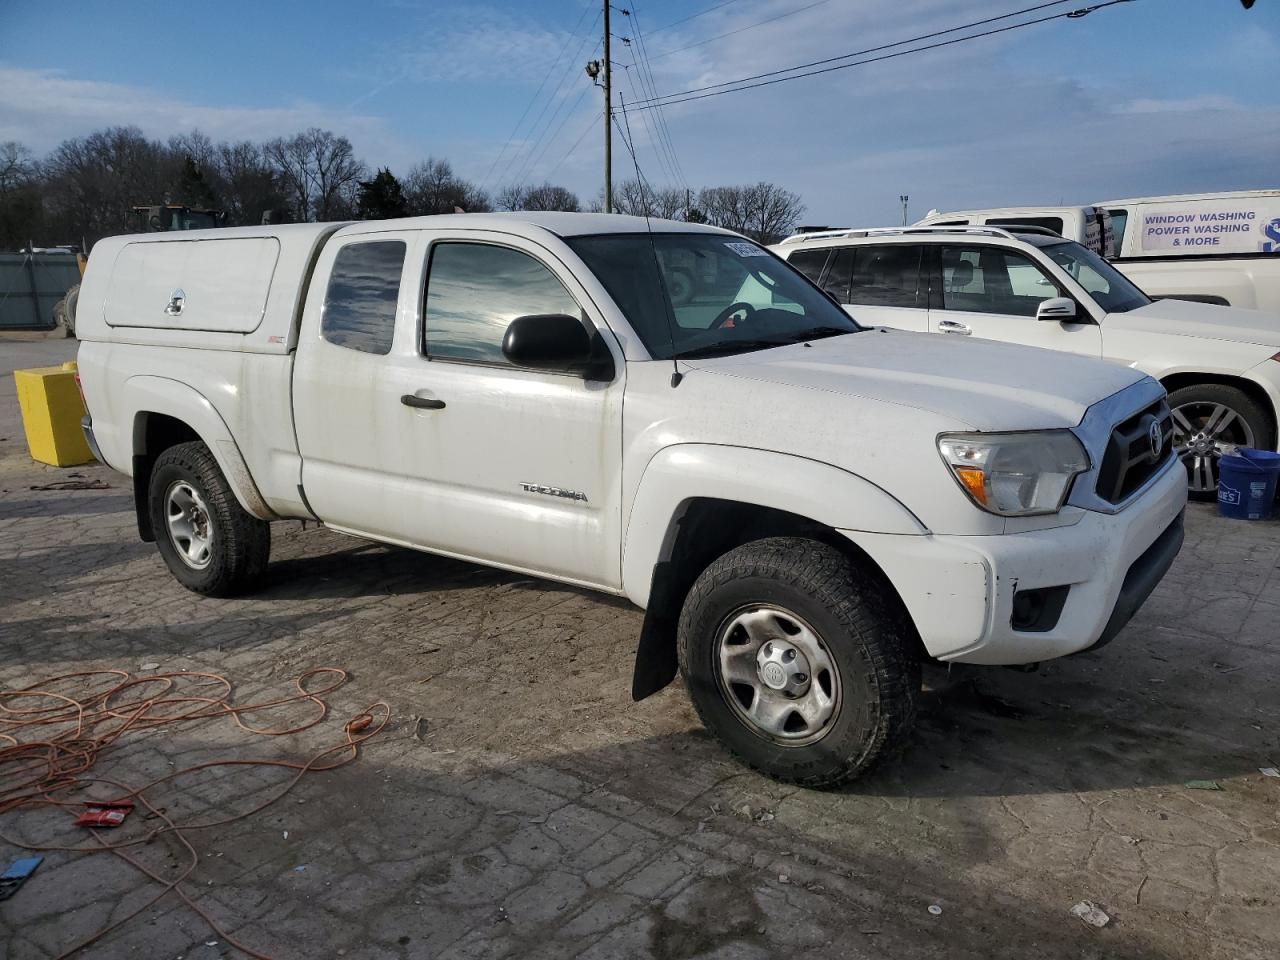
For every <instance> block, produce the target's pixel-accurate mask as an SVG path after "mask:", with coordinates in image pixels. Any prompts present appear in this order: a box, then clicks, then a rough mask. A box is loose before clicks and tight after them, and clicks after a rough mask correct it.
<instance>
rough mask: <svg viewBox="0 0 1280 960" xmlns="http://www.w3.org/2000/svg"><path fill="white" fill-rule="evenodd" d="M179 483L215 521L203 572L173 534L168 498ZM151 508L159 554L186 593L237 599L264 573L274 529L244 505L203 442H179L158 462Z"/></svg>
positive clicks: (151, 486)
mask: <svg viewBox="0 0 1280 960" xmlns="http://www.w3.org/2000/svg"><path fill="white" fill-rule="evenodd" d="M178 481H185V482H186V483H188V484H190V485H191V486H192V487H193V488H194V489H195V490H196V491H197V492H198V493H199V494H200V496H201V498H202V499H203V501H204V503H205V505H206V506H207V508H208V513H209V518H210V520H211V521H212V526H213V539H212V543H211V547H210V553H211V556H210V558H209V562H208V565H207V566H205V567H204V568H203V569H194V568H193V567H191V566H190V565H188V564H187V563H186V562H185V561H184V560H183V559H182V557H180V556H179V554H178V548H177V547H176V546H175V545H174V543H173V539H172V537H171V535H170V533H169V525H168V520H167V517H166V516H165V510H166V494H167V491H168V490H169V488H170V486H171V485H172V484H174V483H175V482H178ZM147 507H148V509H149V510H150V512H151V526H152V529H153V530H154V531H155V535H156V546H157V547H158V548H159V549H160V556H161V557H163V558H164V562H165V565H166V566H168V568H169V572H170V573H172V574H173V575H174V577H175V578H176V579H177V580H178V582H179V583H181V584H182V585H183V586H184V587H186V588H187V589H188V590H192V591H194V592H196V593H200V594H204V595H205V596H207V597H230V596H234V595H236V594H238V593H243V592H244V591H245V590H247V589H249V588H251V587H252V586H253V585H254V584H255V582H256V581H257V580H259V579H260V577H261V576H262V573H263V572H264V571H265V570H266V568H267V558H268V556H269V555H270V553H271V525H270V524H269V523H267V522H266V521H265V520H259V519H258V518H257V517H254V516H251V515H250V514H249V513H247V512H246V511H245V509H244V507H242V506H240V503H239V501H238V500H236V495H235V493H234V492H233V491H232V489H231V485H230V484H228V483H227V479H226V477H224V476H223V475H222V471H221V470H220V469H219V468H218V462H217V461H216V460H215V459H214V458H213V454H212V453H211V452H210V451H209V448H208V447H207V446H205V445H204V444H203V443H201V442H199V441H193V442H190V443H179V444H177V445H176V446H172V447H169V448H168V449H167V450H165V451H164V452H162V453H161V454H160V456H158V457H157V458H156V462H155V465H154V466H153V467H152V470H151V480H150V483H149V484H148V497H147Z"/></svg>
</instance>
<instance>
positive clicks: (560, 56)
mask: <svg viewBox="0 0 1280 960" xmlns="http://www.w3.org/2000/svg"><path fill="white" fill-rule="evenodd" d="M590 10H591V4H590V3H588V4H587V5H585V6H584V7H583V8H582V13H580V14H579V15H578V21H577V23H575V24H574V25H573V29H572V30H570V31H569V33H568V35H567V36H566V37H565V41H564V45H563V46H562V47H561V48H560V52H559V53H557V54H556V58H555V60H554V61H553V62H552V64H551V66H550V67H548V68H547V72H546V73H545V74H543V76H542V82H541V83H539V84H538V88H537V89H536V90H534V91H533V96H531V97H530V98H529V102H528V103H526V104H525V107H524V111H523V112H522V113H521V114H520V119H519V120H517V121H516V125H515V126H514V127H512V128H511V134H510V135H509V136H508V137H507V142H506V143H504V144H503V145H502V149H501V150H499V151H498V154H497V156H495V157H494V158H493V162H492V163H490V164H489V169H488V170H487V171H485V175H484V177H483V178H481V181H480V182H481V183H482V184H488V182H489V177H490V176H492V175H493V171H494V168H496V167H497V166H498V164H499V163H500V162H501V161H502V158H503V156H505V155H506V152H507V148H508V147H510V146H511V144H512V143H514V142H515V139H516V134H517V133H518V132H519V130H520V125H521V124H522V123H524V119H525V117H527V116H528V115H529V111H530V110H532V109H533V105H534V104H535V103H536V102H537V101H538V94H540V93H542V88H543V87H545V86H546V85H547V81H548V80H550V79H551V75H552V74H553V73H555V70H556V67H558V66H560V61H561V60H562V59H563V58H564V55H565V54H566V53H567V52H568V50H569V46H570V44H572V43H573V40H574V37H575V36H577V33H578V28H579V27H581V26H582V21H583V20H585V19H586V18H587V13H588V11H590Z"/></svg>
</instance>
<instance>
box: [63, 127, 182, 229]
mask: <svg viewBox="0 0 1280 960" xmlns="http://www.w3.org/2000/svg"><path fill="white" fill-rule="evenodd" d="M170 158H171V155H170V154H169V152H168V151H167V150H166V149H165V147H164V145H163V144H160V143H156V142H154V141H151V140H148V139H147V138H146V137H144V136H143V135H142V131H141V130H139V129H138V128H137V127H111V128H109V129H107V130H100V131H98V132H96V133H92V134H90V135H89V136H87V137H77V138H75V139H72V140H65V141H63V142H62V143H61V144H59V145H58V147H56V148H55V149H54V151H53V152H52V153H51V154H50V155H49V157H48V159H47V160H46V161H45V162H44V164H43V170H44V195H45V204H46V213H47V216H48V228H49V232H50V233H52V234H54V235H56V236H60V237H65V238H71V239H74V240H78V239H79V238H80V237H81V236H83V237H84V238H85V239H86V240H87V241H88V242H90V243H93V242H96V241H97V240H98V238H100V237H104V236H107V235H109V234H113V233H127V232H129V231H130V230H131V229H132V227H133V220H132V216H133V215H132V209H131V208H132V207H133V206H135V205H141V204H151V203H161V202H164V201H165V200H166V199H167V198H168V196H169V193H170V191H171V188H172V185H173V180H174V177H173V174H174V171H173V165H172V163H170Z"/></svg>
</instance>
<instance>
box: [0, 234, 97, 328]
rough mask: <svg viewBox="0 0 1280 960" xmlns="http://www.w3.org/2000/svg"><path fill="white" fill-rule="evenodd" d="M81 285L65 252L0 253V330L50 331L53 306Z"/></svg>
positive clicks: (72, 261) (76, 271)
mask: <svg viewBox="0 0 1280 960" xmlns="http://www.w3.org/2000/svg"><path fill="white" fill-rule="evenodd" d="M79 282H80V268H79V267H78V266H77V265H76V258H75V257H74V256H72V255H70V254H65V253H0V330H52V329H53V327H54V322H53V306H54V304H56V303H57V302H58V301H59V300H61V299H62V298H63V297H64V296H65V295H66V293H67V291H68V290H69V289H71V288H72V287H73V286H75V285H76V284H77V283H79Z"/></svg>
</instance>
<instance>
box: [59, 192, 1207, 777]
mask: <svg viewBox="0 0 1280 960" xmlns="http://www.w3.org/2000/svg"><path fill="white" fill-rule="evenodd" d="M677 274H678V275H679V279H677ZM78 333H79V336H80V338H81V340H82V343H81V347H80V354H79V361H80V375H81V379H82V385H83V390H84V395H85V400H86V403H87V407H88V411H89V417H87V418H86V422H85V429H86V433H87V436H88V437H89V439H90V443H91V445H92V447H93V449H94V450H95V451H96V452H97V453H98V454H99V456H100V458H101V459H102V460H104V461H105V462H106V463H108V464H110V465H111V466H113V467H114V468H115V469H117V470H119V471H121V472H123V473H126V474H130V475H132V477H133V487H134V491H135V498H136V503H137V515H138V529H139V533H140V534H141V536H142V538H143V539H145V540H155V541H156V543H157V546H158V547H159V551H160V554H161V556H162V557H163V559H164V561H165V563H166V564H167V565H168V567H169V569H170V570H171V571H172V573H173V575H174V576H175V577H176V578H177V579H178V580H179V581H181V582H182V583H183V584H184V585H186V586H187V587H189V588H190V589H192V590H195V591H198V592H201V593H205V594H210V595H225V594H229V593H232V592H235V591H238V590H243V589H247V588H252V587H253V585H254V583H255V582H256V581H257V580H258V579H259V578H260V577H261V576H262V573H263V570H264V568H265V566H266V563H267V558H268V552H269V545H270V524H271V522H273V521H278V520H283V519H289V518H294V519H308V520H319V521H321V522H323V523H324V524H326V525H328V526H329V527H331V528H333V529H335V530H339V531H342V532H346V533H350V534H354V535H356V536H360V537H366V538H369V539H372V540H377V541H382V542H386V543H393V544H401V545H404V546H407V547H412V548H415V549H421V550H427V551H431V552H435V553H441V554H446V555H449V556H454V557H461V558H465V559H468V560H473V561H475V562H478V563H484V564H489V565H492V566H496V567H501V568H505V569H510V570H517V571H521V572H525V573H529V574H534V575H537V576H541V577H547V578H550V579H554V580H559V581H563V582H566V583H571V584H577V585H580V586H584V587H590V588H592V589H596V590H600V591H604V592H607V593H611V594H616V595H621V596H625V597H627V598H629V599H630V600H631V601H633V602H634V603H635V604H637V605H638V606H640V607H642V608H644V609H645V610H646V617H645V623H644V627H643V629H642V635H641V638H640V643H639V648H638V651H637V655H636V664H635V672H634V676H633V681H632V692H633V695H634V696H635V697H636V698H637V699H640V698H642V697H644V696H647V695H648V694H650V693H652V692H654V691H656V690H658V689H661V688H662V687H663V686H665V685H666V684H667V683H668V682H670V681H671V680H672V679H673V678H674V677H675V675H676V672H677V665H679V667H680V668H681V670H682V672H683V674H684V678H685V682H686V685H687V688H688V691H689V694H690V696H691V698H692V700H693V703H694V705H695V706H696V708H697V709H698V712H699V713H700V715H701V716H702V718H703V720H704V722H705V723H706V725H707V726H708V728H709V729H710V730H711V731H712V732H713V733H715V735H716V736H718V737H719V738H720V739H721V741H722V742H723V743H725V744H726V745H727V747H728V748H729V749H730V750H732V751H733V752H734V753H735V754H736V755H737V756H738V757H740V758H741V759H743V760H744V761H745V762H746V763H748V764H750V765H752V766H754V767H756V768H758V769H760V770H762V771H764V772H766V773H768V774H770V775H772V776H775V777H778V778H781V779H785V780H791V781H795V782H800V783H805V784H811V785H824V784H833V783H837V782H840V781H842V780H845V779H848V778H850V777H853V776H855V775H857V774H858V773H860V772H862V771H863V770H865V769H867V768H868V767H869V766H870V765H871V764H873V763H874V762H875V761H876V760H877V759H878V758H880V757H881V756H883V755H885V754H887V753H889V752H890V751H892V750H894V749H895V748H897V747H899V746H900V745H902V743H903V742H904V740H905V738H906V736H907V732H908V730H909V728H910V726H911V723H912V719H913V716H914V713H915V705H916V700H917V697H918V695H919V689H920V664H921V661H922V660H923V659H924V658H925V657H933V658H936V659H939V660H943V661H956V662H969V663H979V664H1027V663H1033V662H1037V661H1041V660H1045V659H1048V658H1052V657H1058V656H1063V655H1066V654H1069V653H1073V652H1076V651H1079V650H1084V649H1086V648H1089V647H1092V646H1095V645H1097V644H1100V643H1103V642H1106V641H1108V640H1110V639H1111V638H1112V637H1113V636H1114V635H1115V634H1116V633H1117V632H1118V631H1119V629H1120V628H1121V627H1122V626H1123V625H1124V624H1125V622H1127V620H1128V619H1129V618H1130V616H1131V615H1132V614H1133V613H1134V611H1135V610H1136V609H1137V608H1138V607H1139V606H1140V605H1141V604H1142V602H1143V601H1144V600H1145V599H1146V597H1147V596H1148V595H1149V593H1150V592H1151V590H1152V589H1153V588H1154V586H1155V584H1156V583H1157V582H1158V581H1159V579H1160V578H1161V577H1162V576H1163V574H1164V573H1165V571H1166V570H1167V569H1168V567H1169V565H1170V563H1172V561H1173V558H1174V556H1175V554H1176V553H1177V551H1178V549H1179V547H1180V545H1181V542H1182V513H1183V508H1184V504H1185V500H1186V483H1185V480H1184V476H1183V473H1182V470H1181V469H1180V467H1179V466H1178V462H1177V459H1176V458H1175V457H1174V456H1173V454H1172V452H1171V450H1170V443H1169V438H1170V436H1171V433H1172V426H1171V421H1170V415H1169V411H1168V408H1167V406H1166V403H1165V393H1164V390H1163V388H1162V387H1161V386H1160V385H1159V384H1158V383H1156V382H1155V381H1154V380H1152V379H1151V378H1149V377H1147V376H1144V375H1143V374H1141V373H1138V372H1136V371H1134V370H1130V369H1126V368H1124V367H1121V366H1117V365H1114V364H1107V363H1103V362H1100V361H1097V360H1093V359H1086V358H1082V357H1075V356H1067V355H1063V354H1058V353H1054V352H1050V351H1046V350H1035V349H1029V348H1026V347H1020V346H1010V345H1005V344H996V343H987V342H977V341H972V340H971V341H966V342H956V341H952V340H949V339H948V338H942V337H930V336H924V335H918V334H912V333H905V332H896V331H889V330H883V329H869V328H863V327H860V326H858V324H857V323H855V322H854V321H853V320H852V319H851V318H850V317H849V316H848V315H846V314H845V313H844V312H843V311H842V310H841V309H840V307H839V306H837V305H836V304H835V302H834V301H832V300H831V299H829V298H828V297H827V296H826V295H825V294H824V293H822V292H821V291H820V290H819V289H818V288H817V287H815V286H814V285H813V284H812V283H810V281H808V280H807V279H806V278H805V277H804V276H803V275H802V274H800V273H799V272H797V271H796V270H795V269H793V268H792V267H790V266H788V265H787V264H786V263H785V262H784V261H782V260H780V259H778V258H777V257H775V256H774V255H773V254H771V253H770V252H769V251H767V250H765V249H763V248H762V247H759V246H757V245H756V244H754V243H752V242H750V241H748V240H745V239H743V238H742V237H740V236H737V235H735V234H731V233H728V232H725V231H721V230H715V229H713V228H710V227H705V226H700V225H691V224H678V223H668V222H663V221H654V222H653V224H652V230H651V231H650V230H649V229H647V228H646V222H645V221H644V220H641V219H633V218H628V217H619V216H605V215H586V214H554V213H549V214H512V215H459V216H442V217H427V218H421V219H411V220H401V221H385V222H372V223H358V224H348V225H342V224H307V225H296V226H283V227H282V226H275V227H261V228H242V229H233V230H214V231H196V232H190V233H183V234H146V235H139V236H124V237H113V238H109V239H106V240H102V241H100V242H99V243H98V245H97V246H96V247H95V249H94V251H93V255H92V257H91V258H90V260H89V266H88V270H87V272H86V275H85V280H84V285H83V287H82V291H81V297H80V305H79V311H78Z"/></svg>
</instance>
